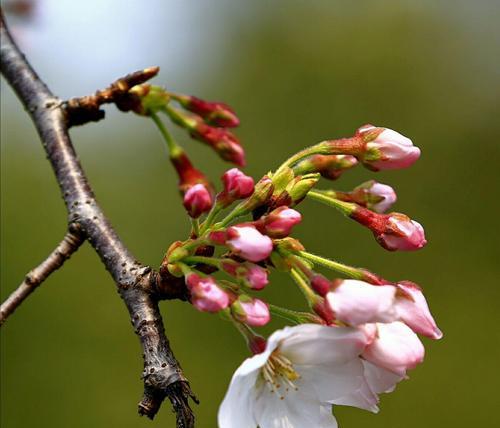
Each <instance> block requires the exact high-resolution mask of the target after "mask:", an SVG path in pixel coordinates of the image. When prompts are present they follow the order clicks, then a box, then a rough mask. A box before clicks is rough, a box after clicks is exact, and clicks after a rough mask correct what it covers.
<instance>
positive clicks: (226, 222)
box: [214, 204, 247, 229]
mask: <svg viewBox="0 0 500 428" xmlns="http://www.w3.org/2000/svg"><path fill="white" fill-rule="evenodd" d="M245 214H247V213H246V212H242V211H241V204H238V205H237V206H236V207H234V209H233V210H232V211H231V212H230V213H229V214H228V215H227V216H226V217H224V218H223V219H222V220H221V221H220V222H218V223H216V224H215V225H214V229H224V228H225V227H226V226H228V225H229V223H231V222H232V221H233V220H235V219H237V218H238V217H242V216H244V215H245Z"/></svg>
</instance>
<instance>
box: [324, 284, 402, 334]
mask: <svg viewBox="0 0 500 428" xmlns="http://www.w3.org/2000/svg"><path fill="white" fill-rule="evenodd" d="M395 295H396V287H394V286H392V285H377V286H375V285H371V284H368V283H366V282H363V281H357V280H354V279H346V280H342V281H339V282H338V283H337V284H336V285H335V286H334V289H333V290H332V291H330V292H329V293H328V294H327V295H326V299H327V300H328V304H329V305H330V307H331V308H332V310H333V312H334V314H335V318H336V319H338V320H340V321H342V322H345V323H347V324H350V325H352V326H358V325H361V324H366V323H374V322H392V321H396V320H397V312H396V310H395V308H394V301H395Z"/></svg>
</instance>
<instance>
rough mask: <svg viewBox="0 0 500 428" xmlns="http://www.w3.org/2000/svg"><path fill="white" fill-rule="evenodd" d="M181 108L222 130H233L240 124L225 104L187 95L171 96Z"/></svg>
mask: <svg viewBox="0 0 500 428" xmlns="http://www.w3.org/2000/svg"><path fill="white" fill-rule="evenodd" d="M172 97H173V98H174V99H175V100H177V101H178V102H179V103H180V104H181V105H182V107H184V108H185V109H186V110H189V111H191V112H193V113H196V114H197V115H199V116H201V117H202V118H203V119H205V121H206V122H207V123H210V124H212V125H215V126H220V127H223V128H234V127H236V126H238V125H239V124H240V120H239V119H238V117H237V116H236V114H235V112H234V111H233V109H232V108H231V107H229V106H228V105H227V104H224V103H221V102H210V101H205V100H202V99H200V98H197V97H194V96H189V95H178V94H172Z"/></svg>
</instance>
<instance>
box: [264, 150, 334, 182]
mask: <svg viewBox="0 0 500 428" xmlns="http://www.w3.org/2000/svg"><path fill="white" fill-rule="evenodd" d="M324 151H325V145H324V144H323V143H319V144H316V145H314V146H311V147H307V148H305V149H304V150H301V151H300V152H297V153H295V154H294V155H293V156H290V157H289V158H288V159H287V160H286V161H285V162H283V163H282V164H281V165H280V167H279V168H278V169H277V170H276V172H275V173H274V174H273V175H277V174H278V173H280V172H281V171H282V170H284V169H285V168H286V167H292V165H293V164H295V163H297V162H298V161H300V160H301V159H303V158H306V157H308V156H311V155H316V154H327V152H326V153H324Z"/></svg>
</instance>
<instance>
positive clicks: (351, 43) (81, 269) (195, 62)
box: [0, 0, 500, 428]
mask: <svg viewBox="0 0 500 428" xmlns="http://www.w3.org/2000/svg"><path fill="white" fill-rule="evenodd" d="M4 3H7V2H2V4H4ZM499 13H500V7H499V5H498V2H496V1H493V0H492V1H489V0H483V1H474V2H471V1H465V0H457V1H453V0H448V1H431V0H424V1H418V2H416V1H409V0H408V1H407V0H399V1H396V0H380V1H368V0H358V1H355V2H354V1H341V0H328V1H327V0H324V1H309V2H306V1H299V0H275V1H272V2H264V1H255V2H245V1H242V0H240V1H230V0H212V1H194V0H176V1H173V0H171V1H161V0H149V1H147V2H145V1H138V0H137V1H132V0H130V1H118V0H108V1H98V0H86V1H73V0H62V1H56V0H34V5H33V9H32V10H31V11H30V13H29V14H28V15H22V14H20V15H19V14H18V15H17V16H13V15H12V14H9V15H8V16H7V21H8V22H9V23H10V24H11V27H12V30H13V33H14V35H15V37H16V39H17V40H18V43H19V45H20V46H21V47H22V49H23V50H24V52H25V53H26V56H27V57H28V59H29V60H30V61H31V63H32V64H33V66H34V67H35V68H36V70H37V72H38V73H39V74H40V76H41V77H42V78H43V79H44V80H45V81H46V82H47V84H48V85H49V87H50V88H51V89H52V90H53V91H54V92H55V93H56V94H57V95H58V96H60V97H61V98H62V99H66V98H70V97H73V96H79V95H85V94H90V93H93V92H94V91H95V90H96V89H98V88H103V87H105V86H106V85H108V84H109V83H111V82H112V81H113V80H115V79H116V78H117V77H120V76H122V75H125V74H127V73H129V72H131V71H134V70H136V69H141V68H144V67H148V66H152V65H159V66H160V67H161V71H160V75H159V76H158V77H157V78H156V79H155V80H154V81H155V82H156V83H157V84H161V85H166V86H167V87H169V88H171V89H173V90H177V91H183V92H187V93H193V94H196V95H198V96H200V97H203V98H207V99H212V100H213V99H215V100H222V101H225V102H227V103H228V104H230V105H231V106H233V107H234V108H235V110H236V111H237V112H238V114H239V116H240V118H241V119H242V126H241V129H240V130H239V131H238V132H237V133H238V135H239V136H240V137H241V139H242V142H243V144H244V145H245V147H246V149H247V157H248V164H249V165H248V168H247V169H246V170H247V171H248V172H249V173H251V174H253V175H254V176H255V177H256V178H258V177H259V176H261V175H262V174H264V173H265V172H267V171H268V170H270V169H273V168H275V167H276V166H277V165H278V163H280V162H281V161H282V160H283V159H284V158H285V157H287V156H288V155H290V154H291V153H293V152H295V151H297V150H299V149H300V148H302V147H304V146H307V145H311V144H313V143H316V142H318V141H321V140H323V139H326V138H336V137H342V136H349V135H351V134H352V133H353V132H354V130H355V129H356V128H357V127H359V126H360V125H363V124H365V123H373V124H376V125H381V126H387V127H390V128H393V129H396V130H398V131H400V132H401V133H403V134H405V135H407V136H408V137H410V138H412V140H413V141H414V143H415V144H416V145H418V146H419V147H420V148H421V149H422V152H423V155H422V158H421V159H420V160H419V162H417V164H416V165H415V166H414V167H412V168H410V169H408V170H402V171H389V172H384V173H377V174H374V173H371V172H369V171H367V170H362V169H361V168H360V169H359V170H355V171H352V172H349V173H346V174H345V175H344V176H343V178H342V179H341V180H340V181H338V182H335V183H331V182H324V183H322V187H323V188H326V187H328V186H330V187H335V188H337V189H340V190H349V189H350V188H352V187H354V186H355V185H357V184H359V183H360V182H362V181H365V180H367V179H369V178H375V179H377V180H378V181H381V182H384V183H388V184H391V185H392V186H393V187H394V188H395V189H396V190H397V192H398V196H399V200H398V203H397V205H396V206H395V209H396V210H397V211H401V212H404V213H407V214H408V215H410V216H412V217H413V218H415V219H417V220H418V221H419V222H421V223H422V224H424V226H425V228H426V234H427V238H428V240H429V244H428V246H427V247H426V248H425V249H424V250H423V251H421V252H418V253H410V254H408V253H404V254H401V253H388V252H386V251H384V250H383V249H381V248H380V247H378V246H377V244H376V243H375V242H374V240H373V238H372V236H371V234H370V233H369V232H367V231H366V230H362V229H361V228H360V227H358V226H357V225H356V224H354V223H353V222H349V221H348V220H344V219H343V218H342V217H341V216H340V215H338V213H336V212H334V211H333V210H330V209H328V208H326V207H324V206H318V205H316V204H313V202H308V201H306V202H304V203H303V205H302V206H301V211H302V212H303V214H304V221H303V223H302V225H301V226H300V227H299V228H298V233H297V235H298V237H300V239H301V240H302V242H303V243H304V244H305V245H306V246H307V248H308V249H309V250H310V251H311V252H315V253H318V254H322V255H325V256H329V257H332V258H334V259H337V260H340V261H343V262H345V263H349V264H354V265H359V266H364V267H366V268H369V269H371V270H373V271H375V272H378V273H380V274H381V275H383V276H384V277H388V278H390V279H394V280H397V279H411V280H413V281H416V282H418V283H419V284H421V285H422V286H423V288H424V290H425V292H426V295H427V297H428V301H429V303H430V306H431V308H432V310H433V312H434V315H435V317H436V319H437V321H438V323H439V326H440V327H441V329H442V330H443V331H444V333H445V336H444V339H443V340H442V341H440V342H430V341H427V340H424V341H425V345H426V347H427V356H426V362H425V363H424V364H423V365H422V366H420V367H419V368H417V369H416V370H415V371H413V372H411V373H410V376H411V379H410V380H409V381H406V382H403V383H401V384H400V385H399V386H398V387H397V389H396V391H395V392H394V393H392V394H388V395H384V396H382V401H381V406H380V407H381V412H380V413H379V414H378V415H372V414H370V413H367V412H365V411H362V410H358V409H351V408H341V407H337V408H336V409H335V414H336V415H337V416H338V420H339V425H340V426H341V427H359V428H361V427H370V428H377V427H384V428H392V427H394V428H400V427H403V426H404V427H405V428H413V427H422V426H426V427H436V428H438V427H439V428H442V427H448V426H449V427H456V428H462V427H463V428H465V427H471V426H472V427H488V426H495V425H497V424H498V423H499V422H500V418H499V416H498V414H497V413H498V412H497V409H498V404H497V400H498V399H497V393H496V392H497V385H496V384H497V379H496V376H495V374H496V372H497V371H498V370H497V369H496V366H497V364H498V359H499V358H500V352H499V351H500V330H499V329H498V323H499V321H500V312H499V309H498V304H499V301H500V288H499V287H498V274H499V273H500V272H499V267H498V242H499V236H498V210H499V205H500V204H499V198H498V196H497V194H498V185H499V184H500V183H499V175H498V167H499V161H500V146H499V137H500V121H499V120H498V118H499V117H500V110H499V108H498V99H499V95H500V93H499V92H500V85H499V77H500V76H499V74H500V72H499V70H500V56H499V55H498V45H499V41H500V27H499V26H498V22H497V21H498V16H499ZM1 93H2V97H1V125H2V126H1V277H0V278H1V295H2V299H3V298H5V297H6V296H7V295H8V293H9V292H10V291H12V290H13V289H14V288H15V287H16V286H17V285H18V284H19V283H20V282H21V281H22V278H23V276H24V275H25V274H26V273H27V272H28V271H29V269H31V268H32V267H33V266H35V265H36V264H37V263H39V262H40V261H41V260H42V259H43V258H44V257H45V256H46V255H47V254H48V253H49V251H51V250H52V248H53V247H54V246H55V245H56V243H57V242H58V241H59V240H60V239H61V238H62V236H63V234H64V231H65V222H66V214H65V209H64V204H63V203H62V200H61V198H60V195H59V190H58V188H57V184H56V181H55V179H54V177H53V174H52V171H51V169H50V165H49V164H48V162H47V161H46V159H45V154H44V152H43V149H42V146H41V144H40V143H39V141H38V137H37V135H36V132H35V130H34V127H33V125H32V124H31V123H30V121H29V119H28V117H27V115H26V113H25V112H24V111H23V109H22V106H21V105H20V104H19V102H18V101H17V99H16V97H15V95H14V94H13V93H12V91H11V89H10V88H9V87H8V85H7V84H6V83H5V81H4V80H3V79H2V83H1ZM71 135H72V138H73V142H74V145H75V147H76V149H77V151H78V154H79V156H80V160H81V162H82V164H83V166H84V168H85V170H86V172H87V173H88V176H89V178H90V181H91V183H92V185H93V187H94V190H95V192H96V194H97V198H98V200H99V201H100V203H101V204H102V206H103V208H104V210H105V212H106V214H107V215H108V216H109V218H110V219H111V221H112V223H113V224H114V226H115V227H116V229H117V231H118V232H119V234H120V236H121V237H122V238H123V240H124V241H125V243H126V244H127V245H128V246H129V247H130V249H131V250H132V251H133V253H134V254H135V255H136V256H137V257H138V258H139V259H140V260H141V261H143V262H145V263H149V264H151V265H153V266H158V264H159V262H160V261H161V259H162V256H163V253H164V251H165V249H166V248H167V247H168V246H169V245H170V243H171V242H172V241H174V240H178V239H184V238H185V237H186V236H187V233H188V230H189V227H188V226H189V225H188V221H187V220H186V218H185V215H184V211H183V209H182V206H181V203H180V200H179V196H178V194H177V190H176V185H175V184H176V178H175V175H174V173H173V171H172V170H171V168H170V166H169V163H168V158H167V153H166V150H165V148H164V145H163V142H162V141H161V139H160V137H159V136H158V134H157V131H156V130H155V129H154V126H153V124H152V123H150V121H149V120H147V119H145V118H141V117H138V116H134V115H133V114H131V113H128V114H124V113H121V112H118V111H117V110H116V109H115V108H114V107H111V106H110V107H106V120H104V121H101V122H99V123H92V124H88V125H86V126H84V127H79V128H75V129H72V131H71ZM175 135H176V136H177V137H178V140H179V141H180V142H181V143H182V144H183V145H184V146H185V148H186V149H187V150H188V151H189V153H190V155H191V157H192V158H193V160H194V162H195V163H196V165H197V167H199V168H200V169H202V170H204V171H205V172H207V173H208V174H210V176H211V177H212V179H213V180H214V181H215V182H217V181H218V177H219V176H220V175H221V174H222V172H223V171H224V169H225V168H228V167H229V165H227V164H224V163H223V162H222V161H220V160H219V159H218V158H217V157H216V155H215V154H213V153H211V152H210V151H209V150H208V149H207V148H206V147H205V146H203V147H202V146H201V145H200V144H199V143H197V142H194V141H191V140H189V139H188V138H186V136H185V135H184V134H183V133H182V132H175ZM264 295H265V296H266V297H268V298H269V300H271V301H272V302H273V303H277V304H281V305H283V306H290V307H292V308H303V306H304V305H303V303H302V300H301V297H300V295H299V293H298V292H296V290H295V289H294V288H293V284H292V283H291V282H290V281H289V280H287V279H286V278H285V277H284V276H282V275H275V276H274V277H273V284H272V285H271V286H270V287H269V289H268V290H265V293H264ZM161 307H162V312H163V314H164V317H165V322H166V329H167V333H168V335H169V337H170V340H171V343H172V347H173V349H174V351H175V353H176V355H177V357H178V358H179V360H180V361H181V364H182V366H183V368H184V370H185V372H186V375H187V377H188V378H189V379H190V381H191V384H192V387H193V389H194V391H195V392H196V393H197V395H198V397H199V398H200V400H201V404H200V406H196V409H195V410H196V413H197V416H198V425H197V426H198V427H207V428H208V427H215V426H216V413H217V408H218V405H219V403H220V402H221V400H222V397H223V395H224V393H225V390H226V388H227V386H228V384H229V381H230V378H231V375H232V373H233V372H234V370H235V369H236V367H237V366H238V365H239V364H240V362H241V361H242V359H243V358H245V357H246V356H247V353H246V350H245V346H244V343H243V341H242V340H241V339H240V338H239V337H238V335H237V332H236V331H234V329H232V327H231V326H230V325H229V324H228V323H226V322H224V321H222V320H220V319H219V318H218V317H217V316H210V315H207V314H201V313H198V312H196V311H195V310H194V309H193V308H191V307H190V306H188V305H186V304H183V303H180V302H163V303H162V304H161ZM280 325H282V324H281V323H279V322H275V323H274V324H273V326H271V327H270V328H268V329H266V330H265V331H266V332H269V331H271V329H272V328H273V327H276V326H280ZM1 333H2V335H1V345H2V346H1V381H2V382H1V401H0V405H1V416H0V425H1V426H2V427H5V428H21V427H22V428H24V427H29V426H33V427H52V428H59V427H61V428H62V427H68V426H71V427H75V428H78V427H90V426H91V427H95V428H99V427H109V426H120V427H123V428H126V427H127V428H128V427H142V426H144V427H147V426H164V427H167V426H169V427H170V426H174V418H173V415H172V413H171V411H170V409H169V404H168V403H166V404H165V406H164V408H163V409H162V410H161V411H160V413H159V415H158V416H157V419H156V420H155V421H154V422H152V423H151V422H150V421H148V420H146V419H141V418H139V417H138V416H137V414H136V403H137V401H138V400H139V399H140V395H141V391H142V385H141V380H140V378H139V376H140V372H141V369H142V361H141V352H140V348H139V344H138V340H137V338H136V337H135V336H134V334H133V332H132V329H131V327H130V322H129V320H128V314H127V312H126V309H125V307H124V305H123V304H122V302H121V301H120V298H119V297H118V295H117V293H116V291H115V286H114V284H113V283H112V281H111V279H110V277H109V276H108V274H107V273H106V271H105V270H104V268H103V266H102V265H101V264H100V262H99V260H98V259H97V257H96V255H95V254H94V253H93V252H92V251H91V250H90V249H89V247H88V246H87V245H85V246H84V247H83V248H82V249H81V250H80V251H79V252H78V253H76V254H75V255H74V256H73V258H72V259H71V260H70V261H68V262H67V264H66V265H65V266H64V267H63V268H62V269H61V271H58V272H57V273H55V274H54V275H53V277H51V278H50V279H49V280H48V281H46V283H44V284H43V285H42V286H41V289H40V290H38V291H36V292H35V293H34V294H33V295H32V296H31V297H30V298H29V300H28V301H26V302H25V303H24V304H23V305H22V307H20V308H19V309H18V311H17V312H16V314H15V315H13V316H12V318H11V319H9V320H8V321H7V323H6V324H5V326H4V327H2V332H1ZM495 422H496V423H495ZM235 428H237V427H235ZM306 428H308V427H306Z"/></svg>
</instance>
